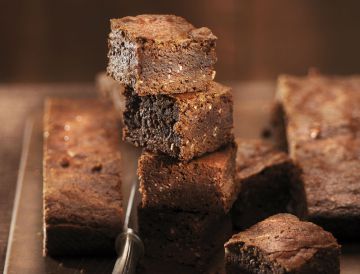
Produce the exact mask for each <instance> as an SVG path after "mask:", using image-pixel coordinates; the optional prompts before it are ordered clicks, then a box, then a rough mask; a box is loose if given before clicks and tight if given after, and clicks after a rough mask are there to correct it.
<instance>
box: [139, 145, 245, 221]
mask: <svg viewBox="0 0 360 274" xmlns="http://www.w3.org/2000/svg"><path fill="white" fill-rule="evenodd" d="M235 156H236V146H235V144H233V143H231V144H229V145H227V146H226V147H224V148H221V149H219V150H217V151H215V152H213V153H209V154H206V155H204V156H202V157H199V158H196V159H193V160H191V161H190V162H180V161H178V160H174V159H172V158H170V157H168V156H165V155H159V154H153V153H150V152H143V154H142V155H141V157H140V159H139V164H138V176H139V180H140V192H141V194H142V204H143V205H144V206H145V207H152V208H159V209H162V208H163V209H164V208H165V209H166V208H171V209H174V210H184V211H191V212H203V213H204V212H212V213H222V214H224V213H227V212H228V211H229V210H230V208H231V207H232V204H233V203H234V201H235V199H236V197H237V193H238V191H239V187H238V185H237V184H236V182H235V180H234V175H235Z"/></svg>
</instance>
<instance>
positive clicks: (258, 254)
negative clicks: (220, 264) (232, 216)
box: [224, 214, 341, 274]
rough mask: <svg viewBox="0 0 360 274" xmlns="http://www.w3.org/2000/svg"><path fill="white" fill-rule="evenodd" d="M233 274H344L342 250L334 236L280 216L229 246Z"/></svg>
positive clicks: (229, 268)
mask: <svg viewBox="0 0 360 274" xmlns="http://www.w3.org/2000/svg"><path fill="white" fill-rule="evenodd" d="M224 247H225V264H226V270H227V273H228V274H232V273H265V274H266V273H269V274H270V273H314V274H316V273H327V274H337V273H340V261H339V256H340V249H341V246H340V245H339V244H338V243H337V241H336V239H335V238H334V237H333V236H332V234H331V233H330V232H327V231H325V230H323V229H322V228H321V227H320V226H318V225H315V224H313V223H310V222H303V221H300V220H299V219H298V218H297V217H295V216H293V215H291V214H277V215H274V216H271V217H269V218H267V219H265V220H264V221H262V222H259V223H257V224H255V225H254V226H252V227H250V228H249V229H247V230H245V231H243V232H240V233H238V234H235V235H233V236H232V238H231V239H230V240H229V241H228V242H227V243H225V245H224Z"/></svg>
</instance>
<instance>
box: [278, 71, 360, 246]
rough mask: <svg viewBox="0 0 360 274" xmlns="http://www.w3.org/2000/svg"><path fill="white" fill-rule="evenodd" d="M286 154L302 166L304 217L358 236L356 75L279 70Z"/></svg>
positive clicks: (359, 105) (359, 109) (359, 110)
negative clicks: (288, 73) (295, 73)
mask: <svg viewBox="0 0 360 274" xmlns="http://www.w3.org/2000/svg"><path fill="white" fill-rule="evenodd" d="M277 102H278V103H279V105H280V107H281V108H282V112H283V116H282V119H283V124H284V125H285V129H286V131H285V136H284V139H285V138H286V139H287V140H286V141H287V143H288V150H289V153H290V155H291V157H292V158H293V159H294V160H295V161H296V162H298V163H299V165H300V166H301V168H302V169H303V176H302V179H303V181H304V187H305V192H306V198H307V210H308V218H309V220H311V221H314V222H315V223H317V224H319V225H321V226H323V227H324V228H325V229H327V230H329V231H331V232H332V233H333V234H334V235H335V236H336V237H338V238H341V239H344V240H345V239H355V238H356V239H359V233H358V231H359V230H360V199H359V195H358V194H359V193H360V175H359V173H358V170H359V169H360V151H359V144H360V138H359V133H360V126H359V125H360V77H358V76H351V77H326V76H321V75H316V74H310V75H309V76H307V77H293V76H281V77H280V78H279V81H278V89H277Z"/></svg>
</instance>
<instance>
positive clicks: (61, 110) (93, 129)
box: [44, 99, 121, 176]
mask: <svg viewBox="0 0 360 274" xmlns="http://www.w3.org/2000/svg"><path fill="white" fill-rule="evenodd" d="M119 138H120V137H119V129H118V126H117V121H116V115H115V112H114V111H113V109H112V108H109V107H107V106H106V105H104V104H102V103H101V102H100V101H98V100H93V99H82V100H79V99H78V100H70V99H49V100H48V101H47V102H46V113H45V128H44V139H45V144H46V151H45V160H46V161H45V164H46V167H47V168H60V169H63V170H71V171H72V172H85V173H98V174H99V173H105V174H111V175H116V176H120V165H121V164H120V159H121V156H120V152H119V150H118V144H119Z"/></svg>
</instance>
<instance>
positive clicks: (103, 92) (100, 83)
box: [95, 72, 125, 119]
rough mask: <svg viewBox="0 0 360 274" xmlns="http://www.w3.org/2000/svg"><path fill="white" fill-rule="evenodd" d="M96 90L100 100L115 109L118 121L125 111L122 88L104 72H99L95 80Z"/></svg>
mask: <svg viewBox="0 0 360 274" xmlns="http://www.w3.org/2000/svg"><path fill="white" fill-rule="evenodd" d="M95 84H96V89H97V91H98V94H99V97H100V99H101V100H102V101H103V102H105V103H107V104H109V105H113V106H114V107H115V110H116V112H117V114H118V116H119V118H120V119H122V116H123V115H122V114H123V112H124V110H125V96H124V86H123V85H122V84H120V83H119V82H117V81H115V80H114V79H112V78H111V77H110V76H108V75H106V72H100V73H98V74H97V75H96V78H95Z"/></svg>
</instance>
